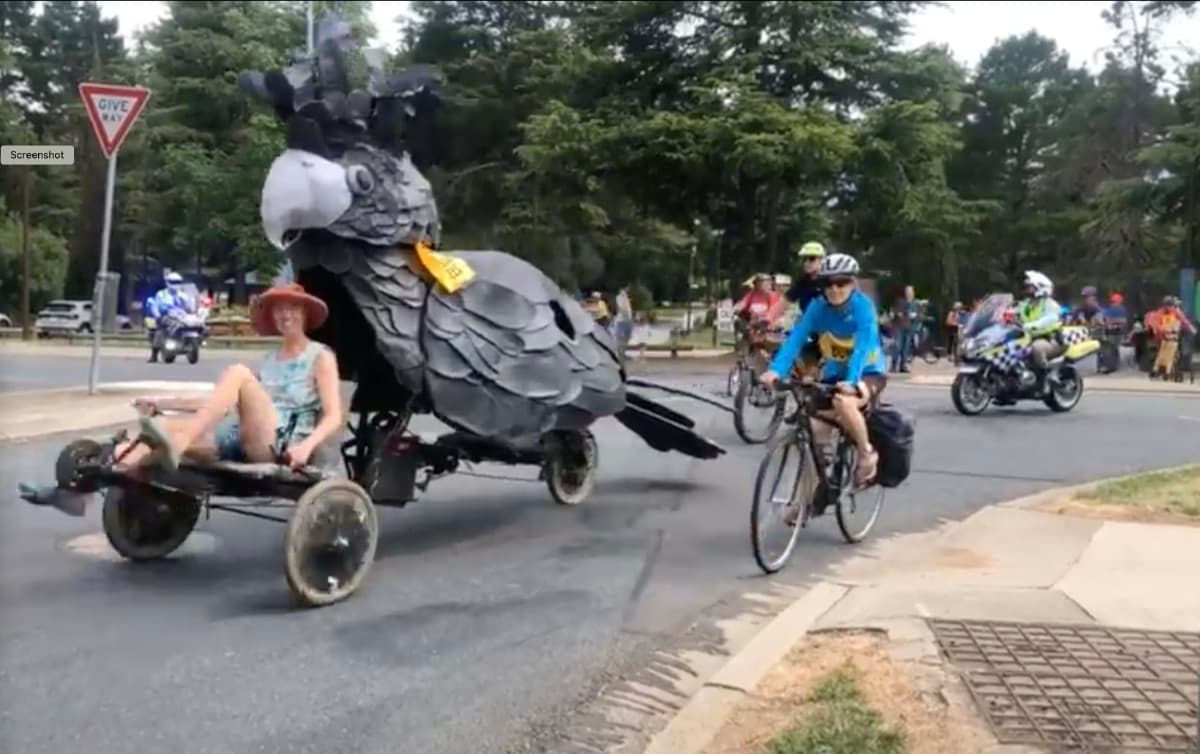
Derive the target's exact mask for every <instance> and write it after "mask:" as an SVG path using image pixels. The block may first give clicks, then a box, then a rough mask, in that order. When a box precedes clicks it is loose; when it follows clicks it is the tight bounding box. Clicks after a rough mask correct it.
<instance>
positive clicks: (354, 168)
mask: <svg viewBox="0 0 1200 754" xmlns="http://www.w3.org/2000/svg"><path fill="white" fill-rule="evenodd" d="M346 185H348V186H349V187H350V190H351V191H353V192H354V193H356V194H365V193H367V192H368V191H370V190H371V189H373V188H375V176H373V175H371V171H370V170H367V168H366V166H364V165H351V166H350V167H348V168H346Z"/></svg>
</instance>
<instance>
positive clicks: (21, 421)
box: [0, 381, 213, 444]
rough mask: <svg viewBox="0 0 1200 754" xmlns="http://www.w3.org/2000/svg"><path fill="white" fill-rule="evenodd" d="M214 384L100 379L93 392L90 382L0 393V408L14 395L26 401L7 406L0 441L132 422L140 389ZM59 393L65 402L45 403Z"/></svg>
mask: <svg viewBox="0 0 1200 754" xmlns="http://www.w3.org/2000/svg"><path fill="white" fill-rule="evenodd" d="M212 387H213V385H212V383H211V382H170V381H162V382H159V381H143V382H110V383H104V384H101V385H99V386H98V389H97V391H96V394H95V395H87V388H86V387H69V388H51V389H47V390H36V391H24V392H19V393H5V394H0V408H3V404H10V403H12V402H13V399H16V401H20V402H21V403H23V404H24V405H23V406H20V407H12V406H10V407H8V408H5V409H4V410H5V413H6V416H5V417H4V419H5V421H4V422H0V443H3V444H8V443H23V442H31V441H36V440H41V439H44V438H53V437H56V436H60V435H65V434H71V433H79V434H94V433H96V432H99V431H103V430H104V429H106V428H111V427H118V426H123V425H129V424H131V423H133V422H134V421H136V419H137V414H136V412H135V411H134V409H133V407H132V406H131V405H130V402H131V400H132V398H134V397H136V396H137V395H143V396H157V397H166V396H179V395H201V394H203V393H205V392H208V391H211V390H212ZM55 398H58V400H59V401H60V402H62V403H65V404H66V405H65V406H64V405H58V404H51V403H47V400H52V399H55ZM39 399H42V400H40V401H39ZM39 404H44V405H39ZM14 408H15V410H13V409H14Z"/></svg>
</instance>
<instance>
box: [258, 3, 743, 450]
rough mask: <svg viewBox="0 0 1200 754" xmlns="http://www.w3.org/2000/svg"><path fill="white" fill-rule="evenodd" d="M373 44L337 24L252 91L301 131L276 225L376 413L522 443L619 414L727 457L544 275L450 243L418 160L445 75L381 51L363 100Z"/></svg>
mask: <svg viewBox="0 0 1200 754" xmlns="http://www.w3.org/2000/svg"><path fill="white" fill-rule="evenodd" d="M355 52H356V51H355V49H354V43H353V39H352V37H351V35H350V33H349V27H348V26H347V25H346V24H345V23H344V22H343V21H341V20H339V19H337V18H336V17H332V16H327V17H326V18H324V19H322V21H321V23H320V24H319V26H318V39H317V51H316V56H315V57H313V58H309V59H299V60H298V61H297V62H295V63H293V64H292V65H291V66H290V67H289V68H288V69H287V70H283V71H280V70H276V71H271V72H267V73H262V72H257V71H255V72H243V73H242V74H241V75H240V76H239V78H238V85H239V87H241V88H242V89H243V90H244V91H246V92H247V93H249V94H251V95H253V96H254V97H256V98H257V99H259V100H260V101H262V102H264V103H266V104H268V105H270V106H271V107H272V108H273V109H274V111H275V113H276V114H277V115H278V117H279V118H281V119H282V120H283V121H284V122H285V124H286V128H287V148H286V150H285V151H284V152H283V153H282V154H280V155H279V156H278V157H277V158H276V159H275V161H274V163H273V164H272V166H271V169H270V172H269V173H268V175H267V177H266V181H265V183H264V185H263V188H262V222H263V229H264V231H265V233H266V237H267V239H268V240H269V242H270V243H271V244H272V245H273V246H275V247H276V248H278V249H280V250H281V251H283V252H286V254H287V255H288V258H289V259H290V261H291V263H292V266H293V269H294V270H295V272H296V277H297V279H298V281H299V282H300V283H301V284H302V285H304V287H305V288H306V289H308V290H309V291H310V292H311V293H313V295H316V296H319V297H320V298H321V299H323V300H324V301H325V302H326V303H327V304H328V305H329V308H330V316H329V319H328V320H327V322H326V323H325V324H324V325H323V326H322V327H321V328H320V329H319V330H317V331H315V332H314V333H313V337H314V338H315V339H316V340H318V341H321V342H323V343H326V344H327V345H329V346H330V347H331V348H332V349H333V350H334V352H335V353H336V355H337V360H338V363H339V368H340V369H341V372H342V378H343V379H347V380H353V381H355V382H357V383H358V386H357V392H356V395H355V403H356V404H357V405H358V406H359V407H360V410H361V409H362V408H363V407H366V408H367V409H368V410H375V411H379V410H395V409H397V408H401V407H405V406H409V407H412V409H413V410H415V411H424V412H430V413H432V414H434V415H435V416H436V417H438V418H439V419H441V420H442V421H443V422H445V423H446V424H448V425H449V426H451V427H453V428H454V429H456V430H458V431H460V432H466V433H469V434H471V435H474V436H476V437H478V438H481V439H485V440H488V441H494V442H499V443H505V444H510V445H512V446H522V445H523V444H525V443H530V442H536V441H537V440H538V439H539V438H540V437H541V436H543V435H544V434H545V433H546V432H549V431H551V430H558V429H565V430H570V429H584V428H586V427H588V426H589V425H591V424H592V423H593V422H595V421H596V420H597V419H599V418H601V417H604V416H615V417H616V418H617V420H619V421H620V422H621V423H622V424H624V425H625V426H626V427H628V428H629V429H631V430H632V431H633V432H635V433H636V434H637V435H639V436H640V437H641V438H643V439H644V440H645V441H646V442H647V443H648V444H649V445H650V446H651V447H653V448H656V449H658V450H660V451H672V450H674V451H679V452H682V453H685V454H687V455H690V456H694V457H697V458H715V457H717V456H718V455H720V454H722V453H724V450H723V449H722V448H720V446H718V445H716V444H714V443H712V442H710V441H709V440H706V439H704V438H703V437H700V436H699V435H697V434H696V433H695V432H694V431H693V429H692V428H693V427H694V423H693V422H692V421H691V420H690V419H688V418H687V417H686V416H683V415H681V414H679V413H678V412H676V411H674V410H672V409H670V408H667V407H666V406H662V405H661V404H658V403H655V402H654V401H651V400H649V399H646V398H644V397H642V396H639V395H636V394H634V393H632V392H630V391H628V390H627V389H626V376H625V370H624V366H623V363H622V356H621V353H620V350H619V348H618V347H617V345H616V343H615V342H614V341H613V339H612V337H611V336H610V335H609V334H608V332H606V331H605V330H604V329H603V328H601V327H599V326H597V325H596V324H595V322H594V320H593V319H592V318H591V317H590V316H589V315H588V314H587V313H586V312H584V311H583V309H582V308H581V307H580V306H579V304H578V303H576V302H575V301H574V300H573V299H572V298H571V297H569V296H567V295H565V294H564V293H563V291H562V290H560V289H559V287H558V286H557V285H556V284H555V283H554V281H553V280H551V279H550V278H548V277H547V276H546V275H544V274H543V273H542V272H541V271H540V270H538V269H537V268H536V267H534V266H533V265H531V264H529V263H528V262H526V261H524V260H522V259H520V258H518V257H515V256H512V255H510V254H506V253H503V252H499V251H462V252H457V251H456V252H451V253H446V252H440V253H439V252H434V251H432V250H433V249H434V248H436V247H437V245H438V242H439V236H440V225H439V220H438V212H437V205H436V203H435V201H434V196H433V190H432V187H431V186H430V184H429V181H428V180H426V178H425V176H424V175H422V174H421V172H420V169H419V168H418V165H421V166H422V167H424V166H426V165H428V164H429V163H430V162H431V160H432V139H431V134H432V127H433V123H432V119H433V116H434V112H435V110H436V108H437V106H438V104H439V90H440V86H441V80H440V76H439V74H438V73H437V71H435V70H433V69H431V68H428V67H423V66H414V67H411V68H409V69H406V70H404V71H402V72H400V73H398V74H395V75H392V76H387V75H385V73H384V69H383V64H382V63H383V58H382V55H379V54H377V53H375V52H374V51H366V52H364V53H363V57H364V58H365V59H366V62H367V70H368V84H367V88H366V90H365V91H364V90H361V89H359V90H352V89H351V87H350V84H349V80H350V76H349V75H348V66H347V60H348V59H349V56H350V55H351V54H353V53H355ZM414 160H415V162H414ZM464 264H465V266H464ZM456 275H457V277H456ZM464 281H465V282H464Z"/></svg>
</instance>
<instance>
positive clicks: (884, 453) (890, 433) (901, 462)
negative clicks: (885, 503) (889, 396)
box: [867, 403, 916, 487]
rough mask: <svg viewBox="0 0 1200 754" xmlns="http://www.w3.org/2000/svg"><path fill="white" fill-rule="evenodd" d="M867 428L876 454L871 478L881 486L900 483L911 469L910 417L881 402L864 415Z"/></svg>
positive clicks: (912, 432)
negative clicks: (876, 462) (877, 454)
mask: <svg viewBox="0 0 1200 754" xmlns="http://www.w3.org/2000/svg"><path fill="white" fill-rule="evenodd" d="M867 431H868V432H869V434H870V436H871V444H872V445H874V446H875V450H876V451H877V452H878V453H879V471H878V473H877V475H876V477H875V481H876V482H877V483H878V484H879V485H880V486H881V487H898V486H900V485H901V484H902V483H903V482H904V480H905V479H908V475H909V473H910V472H911V471H912V455H913V445H914V442H913V441H914V438H915V436H916V426H915V422H914V420H913V419H912V417H910V416H909V415H908V414H906V413H904V412H903V411H901V410H900V409H898V408H896V407H895V406H893V405H892V404H890V403H881V404H879V405H878V406H877V407H875V408H874V409H873V410H872V411H871V413H870V414H869V415H868V416H867Z"/></svg>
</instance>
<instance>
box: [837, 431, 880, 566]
mask: <svg viewBox="0 0 1200 754" xmlns="http://www.w3.org/2000/svg"><path fill="white" fill-rule="evenodd" d="M857 466H858V463H857V451H855V449H854V446H853V445H849V444H844V445H842V449H841V452H840V453H839V456H838V461H837V463H836V464H835V468H834V474H835V478H836V479H837V480H838V490H839V493H838V499H837V510H836V513H837V524H838V528H839V529H841V531H842V537H843V538H844V539H845V540H846V541H847V542H848V543H850V544H852V545H853V544H858V543H859V542H861V541H863V540H864V539H866V538H867V535H868V534H870V533H871V529H874V528H875V522H876V521H878V520H879V514H880V512H881V511H882V510H883V493H884V489H883V487H880V486H879V485H878V484H872V485H871V486H870V487H865V488H863V489H856V488H855V485H854V472H855V471H856V470H857Z"/></svg>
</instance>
